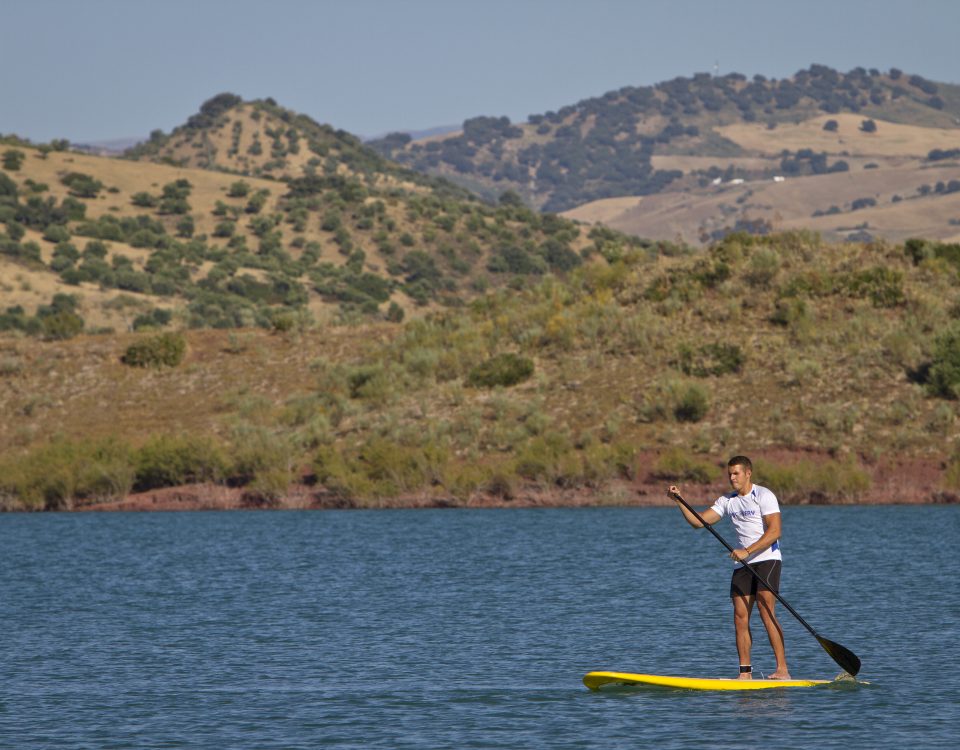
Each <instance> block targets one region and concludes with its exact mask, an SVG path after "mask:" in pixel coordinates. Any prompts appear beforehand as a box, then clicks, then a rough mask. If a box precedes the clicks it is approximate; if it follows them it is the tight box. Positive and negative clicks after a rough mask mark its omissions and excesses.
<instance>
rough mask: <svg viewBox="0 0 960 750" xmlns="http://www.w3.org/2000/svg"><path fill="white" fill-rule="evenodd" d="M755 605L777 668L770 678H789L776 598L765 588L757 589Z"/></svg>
mask: <svg viewBox="0 0 960 750" xmlns="http://www.w3.org/2000/svg"><path fill="white" fill-rule="evenodd" d="M757 600H758V601H757V607H758V608H759V610H760V619H761V620H763V626H764V627H765V628H766V629H767V636H768V637H769V638H770V645H771V646H772V647H773V656H774V658H776V660H777V669H776V671H774V673H773V674H771V675H770V679H771V680H789V679H790V672H789V670H788V669H787V653H786V649H785V648H784V645H783V629H782V628H781V627H780V622H779V621H778V620H777V615H776V612H774V607H776V606H777V598H776V597H775V596H774V595H773V592H771V591H768V590H767V589H765V588H761V589H760V590H759V591H757Z"/></svg>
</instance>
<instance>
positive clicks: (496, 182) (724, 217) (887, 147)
mask: <svg viewBox="0 0 960 750" xmlns="http://www.w3.org/2000/svg"><path fill="white" fill-rule="evenodd" d="M958 125H960V87H958V86H955V85H950V84H943V83H935V82H932V81H927V80H925V79H923V78H922V77H920V76H916V75H906V74H904V73H902V72H901V71H898V70H895V69H893V70H890V71H888V72H886V73H881V72H880V71H877V70H871V71H866V70H863V69H855V70H853V71H850V72H849V73H845V74H844V73H840V72H838V71H835V70H832V69H830V68H827V67H825V66H821V65H813V66H811V67H810V69H809V70H802V71H800V72H798V73H797V74H796V75H794V76H793V77H791V78H788V79H783V80H768V79H765V78H763V77H762V76H757V77H755V78H754V79H753V80H747V79H746V78H745V77H744V76H741V75H738V74H730V75H727V76H723V77H713V76H710V75H707V74H698V75H696V76H694V77H692V78H676V79H674V80H672V81H667V82H664V83H661V84H658V85H656V86H652V87H626V88H623V89H620V90H618V91H612V92H608V93H607V94H605V95H604V96H602V97H597V98H593V99H587V100H583V101H581V102H578V103H577V104H575V105H571V106H568V107H564V108H562V109H560V110H559V111H557V112H548V113H545V114H542V115H532V116H531V117H530V118H528V120H527V122H525V123H518V124H514V123H511V122H510V121H509V120H508V119H506V118H495V117H478V118H474V119H471V120H467V121H466V122H465V123H464V126H463V129H462V131H461V132H459V133H455V134H451V135H448V136H445V137H436V138H430V139H426V140H422V141H410V140H409V138H407V137H405V136H402V135H399V134H395V135H391V136H387V137H385V138H383V139H380V140H379V141H377V142H374V143H371V144H370V145H372V146H374V147H375V148H377V149H378V150H379V151H380V152H381V153H382V154H384V155H387V156H389V157H390V158H393V159H395V160H397V161H399V162H401V163H403V164H406V165H409V166H412V167H414V168H416V169H418V170H420V171H422V172H425V173H429V174H436V175H442V176H445V177H447V178H449V179H450V180H452V181H455V182H458V183H459V184H462V185H464V186H467V187H469V188H470V189H472V190H475V191H477V192H478V193H480V194H483V195H488V196H489V195H496V194H499V193H501V192H502V191H503V190H505V189H508V188H509V189H511V190H514V191H516V192H517V193H518V194H519V195H521V196H522V197H523V198H524V200H525V201H526V202H527V203H528V204H529V205H531V206H535V207H539V208H544V209H546V210H551V211H571V212H573V213H571V214H570V215H571V216H576V217H578V218H585V217H588V216H591V215H596V214H597V212H596V211H594V209H593V208H591V206H592V205H593V204H594V203H595V202H597V201H609V200H617V201H619V200H620V199H622V198H627V197H634V198H637V199H639V198H641V197H645V196H651V195H668V196H671V199H670V201H668V203H669V202H671V201H672V202H673V203H679V202H681V201H682V200H683V197H684V196H687V195H689V196H690V197H691V199H692V201H693V205H694V206H696V207H697V212H698V213H699V214H700V216H699V217H698V218H696V219H691V221H689V222H686V223H685V225H684V226H683V227H682V231H680V232H679V233H680V234H681V235H682V236H683V238H684V239H685V240H687V241H694V242H699V241H700V236H701V235H704V234H706V235H707V236H708V237H709V236H712V233H714V232H717V231H723V230H727V231H729V229H731V228H733V227H735V226H736V225H737V221H738V220H740V222H741V225H742V226H749V224H750V222H751V221H756V220H768V219H772V218H773V217H778V220H780V219H782V220H783V222H784V223H782V224H778V225H777V226H778V227H779V228H786V227H791V226H800V225H803V221H804V220H805V219H808V218H811V215H810V214H809V213H806V214H805V213H803V211H802V209H799V210H793V209H792V208H791V207H790V206H789V205H785V206H779V205H775V208H774V209H773V210H771V211H770V212H769V214H764V213H763V210H764V209H765V206H766V205H768V204H767V203H766V202H762V203H760V204H759V206H750V207H748V206H744V205H743V204H744V203H745V202H746V200H747V199H744V200H741V201H740V203H729V202H726V201H724V202H725V203H727V206H726V207H725V208H724V209H723V210H719V209H718V208H717V207H716V206H714V207H712V208H711V207H710V206H709V205H708V204H709V203H710V198H711V196H713V195H714V194H715V193H716V192H717V191H716V190H713V189H712V188H714V187H716V185H715V184H714V183H715V182H722V183H724V184H726V185H727V186H729V184H730V182H731V181H732V180H743V181H744V182H746V183H751V185H762V184H763V183H765V182H767V181H771V180H772V178H773V177H775V176H783V177H785V179H787V180H791V179H793V178H794V177H799V176H805V175H812V176H815V177H817V178H818V179H817V180H809V181H807V182H806V183H805V184H806V185H807V187H808V188H809V189H808V190H807V191H806V196H807V198H806V199H805V201H804V203H808V202H809V201H810V200H812V199H813V198H814V197H815V196H816V195H817V193H818V192H819V190H820V182H821V180H820V179H819V178H820V177H822V176H828V175H832V174H835V173H837V172H841V171H844V172H850V173H858V172H862V171H865V170H866V171H870V172H871V175H870V177H871V178H876V177H879V175H880V174H881V173H884V172H887V171H889V172H890V174H888V175H884V176H883V177H882V178H881V179H883V180H884V181H885V182H886V183H887V192H888V193H889V195H891V196H892V195H899V196H900V197H901V198H906V197H908V196H914V195H915V194H917V191H918V189H920V188H921V186H923V185H929V186H930V187H931V188H933V187H934V186H935V185H936V183H937V182H938V181H939V180H940V176H938V175H935V174H931V173H930V172H929V171H928V170H929V169H930V168H931V167H939V166H941V163H942V161H943V158H942V156H941V158H939V159H934V160H930V159H929V158H928V156H929V155H930V154H931V153H934V154H936V153H937V152H941V153H946V154H950V153H951V152H952V150H953V149H956V144H957V143H958V141H960V127H958ZM953 161H954V162H956V155H954V156H953ZM934 162H937V163H934ZM891 185H892V187H891ZM855 187H857V189H859V187H858V186H851V190H850V191H846V192H843V193H842V194H838V195H837V197H836V199H835V202H834V203H833V204H826V205H824V206H817V207H816V208H815V209H813V210H829V209H830V208H831V206H832V205H836V206H837V211H839V212H843V211H847V212H849V210H850V208H849V207H850V206H851V205H852V204H853V203H854V201H857V200H859V199H862V198H870V197H872V192H874V191H866V192H860V193H856V192H853V190H854V188H855ZM747 189H749V188H747ZM834 192H836V191H834ZM741 197H742V196H741V195H736V194H734V195H728V196H727V198H733V199H734V200H736V199H737V198H741ZM921 197H925V196H921ZM701 198H705V201H702V200H701ZM701 204H703V205H701ZM655 205H659V204H655ZM584 206H585V207H584ZM845 206H846V208H845ZM580 207H584V208H583V209H582V210H581V208H580ZM630 207H631V208H636V209H637V210H634V211H631V216H630V218H629V219H627V218H626V217H623V218H619V217H615V218H614V221H613V224H612V225H613V226H617V227H621V228H623V229H624V230H625V231H630V232H634V233H638V234H640V235H642V236H646V237H651V238H656V239H673V238H674V237H675V236H677V231H676V229H675V227H669V228H666V227H665V223H664V222H663V221H662V220H661V218H660V217H658V216H653V217H651V218H650V220H649V221H643V220H641V219H640V217H642V216H643V215H644V214H645V207H644V201H642V200H636V201H634V202H633V204H632V205H631V206H630ZM910 207H912V208H916V209H917V213H918V214H919V215H918V216H917V217H916V218H917V223H916V225H914V223H913V219H914V217H913V215H912V214H911V213H910V212H909V211H908V210H906V209H907V207H904V206H901V207H899V208H898V210H897V211H896V212H892V214H891V215H892V216H896V219H895V221H899V222H904V223H900V224H899V225H898V228H899V230H900V231H901V236H911V235H916V234H920V233H921V231H920V230H921V229H922V228H926V227H928V226H930V225H931V218H933V217H935V221H933V222H932V223H933V225H934V232H933V234H932V235H931V236H934V237H938V238H946V237H948V236H950V235H951V234H955V232H950V231H949V229H948V228H949V227H950V226H952V225H951V224H950V223H949V222H950V220H951V219H954V218H956V217H954V216H951V215H949V210H944V211H940V210H938V209H939V208H942V204H936V205H932V206H931V205H929V204H927V203H926V202H925V201H924V202H923V204H922V205H921V203H911V204H910ZM756 209H759V211H758V210H756ZM597 210H598V211H599V215H603V216H606V217H609V216H610V214H611V210H610V208H609V206H605V207H603V208H600V209H597ZM878 222H879V223H878V226H877V227H876V228H875V229H876V230H877V231H876V232H874V233H875V234H877V235H879V236H887V234H886V230H887V225H888V224H890V223H891V222H888V221H880V220H879V219H878ZM675 223H676V222H675ZM857 223H858V224H860V223H862V222H857ZM843 226H845V224H841V225H838V226H837V227H829V229H828V231H829V233H830V234H829V237H830V239H834V240H836V239H842V238H844V237H846V236H847V235H848V234H849V232H848V231H846V230H844V229H843V228H842V227H843ZM868 231H869V230H868ZM892 238H893V239H896V237H892Z"/></svg>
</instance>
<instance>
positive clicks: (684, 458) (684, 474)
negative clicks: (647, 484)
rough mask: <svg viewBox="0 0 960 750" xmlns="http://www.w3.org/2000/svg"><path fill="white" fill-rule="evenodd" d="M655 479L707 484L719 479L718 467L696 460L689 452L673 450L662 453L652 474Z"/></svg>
mask: <svg viewBox="0 0 960 750" xmlns="http://www.w3.org/2000/svg"><path fill="white" fill-rule="evenodd" d="M650 474H651V476H653V477H654V478H655V479H662V480H669V481H687V482H699V483H700V484H706V483H708V482H710V481H712V480H714V479H716V478H717V475H718V471H717V467H716V466H715V465H713V464H711V463H710V462H708V461H702V460H699V459H697V458H694V457H692V456H691V455H690V453H689V452H688V451H685V450H681V449H679V448H671V449H670V450H668V451H666V452H665V453H662V454H661V455H660V456H659V457H658V458H657V460H656V462H655V463H654V465H653V468H652V470H651V472H650Z"/></svg>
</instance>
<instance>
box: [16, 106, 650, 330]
mask: <svg viewBox="0 0 960 750" xmlns="http://www.w3.org/2000/svg"><path fill="white" fill-rule="evenodd" d="M224 96H225V97H226V98H224ZM224 96H221V97H215V98H214V99H213V100H211V101H210V102H207V103H205V104H204V105H203V107H202V108H201V113H200V114H199V115H197V116H195V117H194V118H191V119H190V121H189V122H188V123H187V124H186V125H184V126H183V127H181V128H178V129H176V130H175V131H174V133H173V134H171V135H170V136H160V135H156V134H155V136H154V137H153V138H152V139H151V141H150V143H148V144H145V145H144V146H142V147H141V148H139V149H137V150H136V151H135V152H134V153H132V154H129V158H124V159H117V158H109V157H105V156H95V155H90V154H84V153H77V152H73V151H70V150H67V149H66V147H65V144H54V145H52V146H51V145H44V146H35V145H32V144H28V143H25V142H22V141H18V140H16V139H7V140H6V142H0V154H2V157H3V160H2V169H0V223H2V225H3V227H4V230H5V233H4V234H3V235H0V279H2V282H0V283H2V292H3V299H4V305H3V310H4V311H5V314H3V315H2V316H0V330H3V329H19V330H24V331H28V332H31V333H35V334H39V335H47V336H50V335H63V334H64V333H66V332H65V331H57V332H56V333H54V332H53V331H52V330H50V329H51V325H53V324H52V323H51V320H53V321H62V320H63V319H65V318H70V320H71V323H70V326H69V331H70V332H76V331H77V324H76V320H75V319H74V318H73V317H70V316H77V315H79V317H80V318H81V319H82V325H84V326H85V327H86V329H87V330H97V329H113V330H126V329H128V328H130V327H131V326H134V327H142V326H152V327H163V326H174V327H188V328H196V327H227V328H230V327H246V326H252V325H259V326H265V327H277V326H280V327H289V326H291V325H296V326H301V327H302V326H303V325H305V324H307V323H308V321H309V320H311V319H317V320H325V319H329V318H331V317H337V316H345V317H352V316H368V317H372V318H375V319H384V318H385V317H388V318H390V319H392V320H399V319H401V318H402V317H403V316H404V314H406V313H409V312H410V311H412V310H419V309H423V310H425V309H430V308H431V307H436V306H457V305H462V304H464V303H465V302H467V301H468V300H469V299H471V298H472V297H473V296H475V295H476V294H478V293H479V292H481V291H483V290H485V289H488V288H497V287H501V286H504V285H506V284H512V285H514V286H523V285H524V284H527V283H529V282H530V281H531V280H533V279H536V278H537V277H538V276H539V275H542V274H543V273H544V272H547V271H549V270H567V269H570V268H573V267H575V266H576V265H578V264H580V263H581V262H583V258H584V257H589V256H590V255H591V254H593V255H596V254H597V251H598V250H599V249H600V245H599V244H598V242H597V241H595V240H594V239H591V238H590V237H589V236H588V234H589V233H588V232H587V231H581V229H580V228H579V227H578V226H577V225H575V224H574V223H573V222H571V221H568V220H564V219H561V218H558V217H556V216H549V215H540V214H536V213H534V212H532V211H530V210H529V209H527V208H525V207H523V206H522V205H519V203H518V202H516V201H514V202H512V203H511V202H510V201H509V200H508V201H506V202H504V203H502V204H501V205H499V206H490V205H486V204H483V203H481V202H479V201H477V200H476V199H474V198H472V197H471V196H469V195H468V194H467V193H465V192H464V191H463V190H462V189H460V188H456V187H454V186H452V185H450V184H449V183H445V182H443V181H440V180H437V179H434V178H429V177H424V176H422V175H418V174H416V173H413V172H411V171H410V170H408V169H405V168H401V167H398V166H397V165H395V164H391V163H389V162H387V161H386V160H384V159H383V158H382V157H380V156H378V155H377V154H375V153H374V152H372V151H370V150H369V149H366V148H365V147H363V146H362V144H360V143H359V141H357V140H356V139H355V138H352V137H351V136H347V135H346V134H343V133H339V132H337V131H334V130H333V129H332V128H329V127H325V126H320V125H317V124H316V123H312V122H311V121H309V120H308V119H307V118H301V117H298V116H296V115H293V114H292V113H290V112H287V111H286V110H282V109H281V108H279V107H277V106H276V105H275V104H271V103H265V102H252V103H246V102H238V101H236V99H235V98H233V97H231V96H230V95H224ZM241 123H242V124H247V125H249V124H251V123H256V127H257V128H262V131H259V132H263V133H266V132H267V131H268V130H269V131H270V132H273V133H275V134H276V132H277V129H279V124H280V123H283V124H286V126H287V127H286V129H285V130H283V131H282V139H283V144H284V146H283V148H284V153H283V155H282V156H281V154H280V148H279V147H276V148H274V149H273V151H272V153H270V154H266V155H263V154H261V155H259V156H258V157H255V155H252V154H249V153H248V152H249V146H247V145H246V144H247V143H248V141H247V140H245V139H249V140H250V142H253V141H254V140H255V139H256V137H257V136H256V134H255V133H254V132H253V130H252V128H253V125H251V127H250V128H246V127H240V128H238V127H236V126H237V125H238V124H241ZM237 133H239V135H238V136H237V137H238V138H239V144H240V148H239V149H238V150H237V151H236V153H233V154H232V155H231V154H230V148H228V147H224V143H223V139H224V138H226V137H227V136H228V135H229V134H237ZM298 134H299V135H298ZM297 143H300V144H301V145H302V148H299V149H298V148H295V146H296V144H297ZM320 154H323V157H322V158H321V156H320ZM221 157H222V161H221ZM266 160H271V161H266ZM231 170H237V171H231ZM617 241H618V242H623V243H625V244H628V245H629V244H636V243H635V242H634V241H633V240H629V241H628V240H626V239H624V238H621V239H620V240H617ZM57 313H63V315H60V316H59V317H58V316H57ZM44 318H51V320H46V321H45V320H44ZM45 326H46V327H45Z"/></svg>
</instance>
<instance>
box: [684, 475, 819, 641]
mask: <svg viewBox="0 0 960 750" xmlns="http://www.w3.org/2000/svg"><path fill="white" fill-rule="evenodd" d="M672 496H673V497H675V498H676V499H677V500H678V501H679V502H681V503H683V507H684V508H686V509H687V510H689V511H690V512H691V513H693V515H694V516H695V517H696V519H697V520H698V521H699V522H700V523H701V524H703V528H705V529H706V530H707V531H709V532H710V533H711V534H713V535H714V536H715V537H716V538H717V539H718V540H719V542H720V544H722V545H723V546H724V547H726V548H727V549H728V550H730V551H731V552H733V547H731V546H730V545H729V544H728V543H727V540H726V539H724V538H723V537H722V536H720V534H719V533H718V532H717V530H716V529H715V528H713V526H711V525H710V524H709V523H707V522H706V521H704V520H703V516H701V515H700V514H699V513H697V511H695V510H694V509H693V508H691V507H690V505H689V503H687V501H686V500H684V499H683V498H682V497H680V495H677V494H673V495H672ZM738 562H739V563H740V564H741V565H743V567H745V568H746V569H747V570H749V571H750V572H751V573H752V574H753V577H754V578H756V579H757V580H758V581H760V583H762V584H763V585H764V586H766V587H767V589H769V591H770V593H771V594H773V595H774V596H775V597H777V600H778V601H779V602H780V603H781V604H782V605H783V606H784V607H786V608H787V609H788V610H789V611H790V614H791V615H793V616H794V617H796V618H797V619H798V620H799V621H800V623H801V624H802V625H803V627H805V628H806V629H807V630H809V631H810V633H811V634H812V635H813V637H814V638H816V639H818V640H819V639H820V634H819V633H818V632H817V631H816V630H814V629H813V628H812V627H810V623H808V622H807V621H806V620H804V619H803V618H802V617H801V616H800V615H798V614H797V611H796V610H795V609H794V608H793V607H791V606H790V605H789V604H788V603H787V600H786V599H784V598H783V597H782V596H780V594H779V593H778V592H776V591H774V590H773V587H772V586H771V585H770V583H769V581H767V579H766V578H764V577H763V575H761V574H760V571H758V570H757V569H756V568H754V567H753V566H752V565H751V564H750V563H748V562H746V561H745V560H739V561H738Z"/></svg>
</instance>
